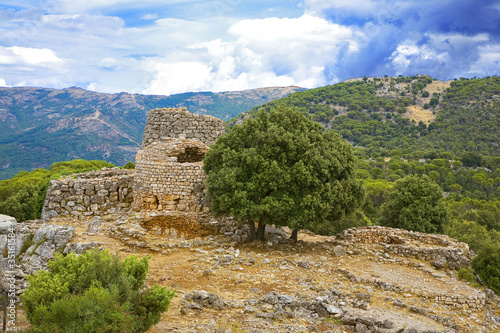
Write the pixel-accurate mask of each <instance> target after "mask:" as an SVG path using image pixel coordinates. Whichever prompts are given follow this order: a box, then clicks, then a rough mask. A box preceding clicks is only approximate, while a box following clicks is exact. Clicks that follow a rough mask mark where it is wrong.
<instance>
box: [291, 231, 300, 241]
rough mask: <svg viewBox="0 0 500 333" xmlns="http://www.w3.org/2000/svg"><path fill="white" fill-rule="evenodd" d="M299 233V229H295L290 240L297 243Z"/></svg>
mask: <svg viewBox="0 0 500 333" xmlns="http://www.w3.org/2000/svg"><path fill="white" fill-rule="evenodd" d="M298 233H299V229H293V231H292V234H291V235H290V239H291V240H293V241H294V242H295V243H297V234H298Z"/></svg>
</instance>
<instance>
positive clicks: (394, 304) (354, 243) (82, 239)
mask: <svg viewBox="0 0 500 333" xmlns="http://www.w3.org/2000/svg"><path fill="white" fill-rule="evenodd" d="M50 222H51V223H54V224H55V225H68V224H69V225H71V226H73V227H74V228H75V236H74V237H73V238H72V239H71V243H72V244H70V245H68V246H66V247H65V250H64V251H65V252H70V251H77V252H81V251H83V250H85V249H86V248H89V247H92V246H99V247H102V248H108V249H110V251H112V252H117V253H119V254H120V256H122V257H126V256H127V255H130V254H136V255H138V256H139V257H142V256H146V255H151V259H150V269H149V276H148V279H147V284H148V285H149V286H153V285H154V284H159V285H162V286H167V287H169V288H176V289H177V293H176V296H175V298H174V299H173V301H172V304H171V307H170V309H169V311H168V312H166V313H165V314H164V315H163V317H162V320H161V322H160V323H158V324H157V325H156V326H155V327H153V328H152V329H151V330H150V331H149V332H150V333H157V332H308V331H313V332H360V333H364V332H387V333H389V332H391V333H392V332H500V307H499V298H498V297H497V296H495V295H494V294H492V293H491V292H490V291H488V290H487V289H485V288H476V287H473V286H471V285H469V284H467V283H465V282H462V281H460V280H458V278H457V273H456V270H454V269H451V268H458V267H459V266H461V265H462V266H463V265H467V263H468V260H469V259H468V255H470V253H469V252H468V250H467V248H466V246H465V245H464V244H461V243H458V242H454V241H453V240H451V239H448V238H446V237H445V236H443V237H440V236H436V237H435V236H429V235H424V236H422V235H423V234H418V233H409V232H406V231H401V230H397V229H388V228H378V229H377V228H372V229H358V230H354V231H348V232H344V233H343V234H341V235H339V236H337V237H322V236H316V235H313V234H309V233H299V241H298V243H292V242H291V241H289V240H288V239H287V237H288V233H287V231H286V230H282V229H274V228H272V229H271V230H270V231H271V233H269V234H268V235H267V239H268V241H266V242H246V243H242V242H239V241H237V240H236V239H240V238H241V237H240V236H237V235H236V234H235V233H234V232H225V235H215V236H206V237H203V238H201V237H198V238H194V239H184V238H183V237H178V236H177V235H176V234H175V233H173V232H171V233H169V235H167V236H166V235H154V234H151V233H148V232H147V231H146V230H145V229H143V228H142V227H141V225H140V219H138V218H137V217H135V216H122V217H120V216H107V217H105V218H104V219H101V218H94V219H93V220H90V221H79V220H66V219H60V220H52V221H50ZM51 228H52V229H54V228H56V229H57V227H56V226H53V227H51ZM52 229H51V230H52ZM367 235H368V236H367Z"/></svg>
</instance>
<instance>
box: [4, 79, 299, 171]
mask: <svg viewBox="0 0 500 333" xmlns="http://www.w3.org/2000/svg"><path fill="white" fill-rule="evenodd" d="M299 90H303V89H301V88H297V87H275V88H262V89H253V90H246V91H240V92H222V93H211V92H201V93H184V94H177V95H171V96H161V95H140V94H128V93H119V94H103V93H97V92H91V91H87V90H83V89H80V88H76V87H72V88H67V89H62V90H57V89H45V88H28V87H26V88H0V156H1V157H0V179H5V178H9V177H11V176H13V175H14V174H15V173H16V172H18V171H20V170H29V169H34V168H38V167H47V166H49V165H50V164H52V163H54V162H57V161H66V160H71V159H74V158H84V159H104V160H107V161H109V162H111V163H115V164H119V165H123V164H124V163H126V162H127V161H128V160H134V158H135V153H136V151H137V149H138V148H139V146H140V143H141V141H142V134H143V130H144V126H145V124H146V119H147V112H148V111H149V110H151V109H153V108H157V107H179V106H186V107H187V108H188V110H189V111H190V112H193V113H202V114H208V115H212V116H216V117H219V118H221V119H226V120H227V119H231V118H232V117H235V116H236V115H238V114H239V113H241V112H244V111H248V110H249V109H251V108H253V107H254V106H256V105H260V104H262V103H266V102H269V101H272V100H274V99H278V98H281V97H284V96H286V95H288V94H290V93H292V92H295V91H299Z"/></svg>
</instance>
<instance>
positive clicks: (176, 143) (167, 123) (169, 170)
mask: <svg viewBox="0 0 500 333" xmlns="http://www.w3.org/2000/svg"><path fill="white" fill-rule="evenodd" d="M224 131H225V125H224V122H223V121H222V120H220V119H218V118H214V117H210V116H204V115H198V114H192V113H189V112H188V111H187V110H186V108H178V109H172V108H169V109H154V110H151V111H150V112H149V115H148V120H147V123H146V127H145V130H144V137H143V141H142V146H141V149H140V150H139V152H138V153H137V156H136V166H135V177H134V201H133V204H132V208H133V209H134V210H136V211H143V212H158V214H157V215H156V216H158V218H156V219H153V220H155V221H153V220H151V221H150V222H151V224H155V226H157V225H158V224H161V226H160V227H161V229H162V232H163V229H169V228H177V229H179V228H180V229H185V228H186V224H196V223H198V224H199V223H203V220H204V219H206V217H207V215H208V214H207V213H208V211H209V205H208V204H209V203H208V201H207V199H206V198H205V178H206V175H205V173H204V171H203V158H204V156H205V153H206V152H207V151H208V149H209V145H211V144H212V143H214V142H215V140H216V139H217V137H218V136H219V135H221V134H223V133H224ZM160 217H161V218H160ZM146 227H147V226H146Z"/></svg>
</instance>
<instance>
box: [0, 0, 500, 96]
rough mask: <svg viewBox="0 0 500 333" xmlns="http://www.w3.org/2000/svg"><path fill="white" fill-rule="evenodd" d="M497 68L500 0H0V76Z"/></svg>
mask: <svg viewBox="0 0 500 333" xmlns="http://www.w3.org/2000/svg"><path fill="white" fill-rule="evenodd" d="M400 74H401V75H414V74H428V75H431V76H432V77H437V78H439V79H441V80H448V79H453V78H458V77H462V76H463V77H473V76H477V77H484V76H488V75H499V74H500V0H496V1H492V0H479V1H472V0H468V1H467V0H439V1H435V0H404V1H403V0H401V1H399V0H394V1H390V0H268V1H263V0H252V1H244V0H215V1H208V0H207V1H191V0H142V1H132V0H29V1H28V0H0V86H39V87H53V88H65V87H69V86H79V87H82V88H84V89H89V90H94V91H100V92H108V93H116V92H121V91H127V92H132V93H146V94H167V95H168V94H174V93H181V92H187V91H231V90H244V89H251V88H259V87H268V86H289V85H296V86H301V87H306V88H313V87H318V86H324V85H327V84H333V83H336V82H339V81H342V80H345V79H349V78H353V77H362V76H383V75H389V76H394V75H400Z"/></svg>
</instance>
